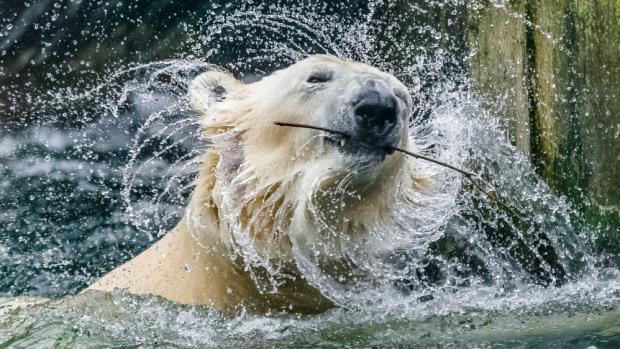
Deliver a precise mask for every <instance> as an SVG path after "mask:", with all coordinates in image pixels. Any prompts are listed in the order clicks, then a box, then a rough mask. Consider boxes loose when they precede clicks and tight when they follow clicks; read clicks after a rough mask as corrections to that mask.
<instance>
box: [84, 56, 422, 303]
mask: <svg viewBox="0 0 620 349" xmlns="http://www.w3.org/2000/svg"><path fill="white" fill-rule="evenodd" d="M189 99H190V102H191V104H192V106H193V107H194V108H195V109H196V110H197V111H198V112H199V114H200V117H201V124H202V125H203V132H204V136H205V137H206V138H207V139H208V140H209V141H210V142H211V146H210V147H209V149H208V151H207V152H206V154H204V156H203V159H202V165H201V170H200V173H199V175H198V178H197V181H196V187H195V190H194V192H193V194H192V198H191V200H190V203H189V204H188V206H187V208H186V212H185V214H184V217H183V218H182V220H181V221H180V222H179V223H178V225H177V226H176V228H174V229H173V230H172V231H171V232H169V233H168V234H166V235H165V236H164V237H163V238H162V239H161V240H160V241H159V242H157V243H156V244H155V245H154V246H152V247H150V248H149V249H148V250H146V251H145V252H143V253H142V254H140V255H138V256H137V257H135V258H134V259H132V260H130V261H129V262H127V263H125V264H124V265H121V266H120V267H118V268H116V269H115V270H113V271H112V272H110V273H109V274H107V275H106V276H104V277H103V278H101V279H100V280H99V281H97V282H96V283H94V284H93V285H92V286H90V287H89V289H90V290H104V291H111V290H113V289H126V290H128V291H129V292H131V293H135V294H153V295H159V296H162V297H164V298H167V299H169V300H171V301H175V302H178V303H182V304H204V305H209V306H211V307H214V308H215V309H218V310H221V311H223V312H224V313H229V314H234V313H237V312H239V311H242V310H243V311H247V312H250V313H265V312H270V311H289V312H297V313H319V312H323V311H325V310H326V309H328V308H330V307H332V306H334V304H333V302H332V301H331V300H330V299H329V298H327V297H325V296H324V295H323V294H322V293H321V292H320V291H319V289H317V287H316V285H313V284H311V283H310V282H309V281H308V280H307V279H306V278H305V277H304V275H303V273H300V271H299V269H298V268H297V264H296V255H297V254H300V253H301V254H303V253H306V255H308V253H310V255H312V256H315V257H317V256H318V257H317V260H319V261H321V263H320V264H321V265H319V266H318V268H319V269H324V270H327V269H330V270H331V271H332V272H333V271H334V270H341V269H343V268H340V269H339V266H338V265H339V264H338V263H339V256H338V254H339V253H340V252H339V251H341V250H339V249H338V248H337V247H334V246H331V247H328V246H327V244H323V243H322V241H323V240H322V238H323V237H324V236H326V235H329V232H330V231H331V232H333V231H337V232H339V233H341V234H344V235H345V236H349V237H353V236H355V237H362V238H363V237H364V234H366V232H367V231H368V230H369V229H370V227H372V226H380V225H381V224H382V223H381V222H382V221H383V220H384V218H385V217H388V216H390V215H391V214H392V212H393V205H394V204H395V202H396V201H397V200H407V198H403V197H402V195H403V194H402V193H403V191H402V190H399V188H402V187H408V188H415V187H416V186H419V185H421V184H420V179H419V178H418V177H417V176H416V173H414V172H415V171H414V170H413V169H412V166H409V165H408V162H407V160H406V159H405V158H404V155H403V154H401V153H392V151H390V147H395V146H397V147H400V148H408V147H409V146H410V145H412V144H411V140H410V139H409V138H410V137H409V132H408V118H409V115H410V112H411V110H412V99H411V97H410V95H409V93H408V91H407V88H406V87H405V86H404V85H403V84H402V83H401V82H399V81H398V80H397V79H396V78H395V77H394V76H392V75H390V74H388V73H385V72H382V71H379V70H378V69H376V68H374V67H371V66H369V65H366V64H363V63H358V62H353V61H346V60H342V59H339V58H336V57H332V56H326V55H319V56H310V57H308V58H306V59H303V60H301V61H299V62H297V63H295V64H293V65H292V66H290V67H288V68H286V69H283V70H279V71H276V72H275V73H273V74H272V75H269V76H267V77H265V78H263V79H262V80H260V81H257V82H254V83H251V84H244V83H242V82H240V81H238V80H236V79H235V78H233V77H232V76H231V75H228V74H226V73H224V72H219V71H210V72H206V73H203V74H201V75H199V76H198V77H197V78H196V79H194V81H193V82H192V83H191V86H190V88H189ZM278 121H279V122H291V123H305V124H312V125H318V126H322V127H327V128H330V129H335V130H340V131H343V132H345V133H347V134H348V135H349V136H350V137H348V139H344V138H341V137H340V136H338V135H334V134H330V133H326V132H318V131H316V130H309V129H302V128H291V127H278V126H276V125H275V124H274V122H278ZM274 267H275V268H276V269H278V271H279V274H281V275H285V276H284V277H281V278H280V280H279V282H278V283H277V287H275V288H271V289H269V290H266V289H265V287H262V286H261V283H262V282H261V280H263V281H264V280H266V279H269V277H270V274H272V271H270V270H269V269H273V268H274ZM344 269H346V268H344ZM343 273H346V271H345V272H343Z"/></svg>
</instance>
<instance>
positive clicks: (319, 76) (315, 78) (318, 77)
mask: <svg viewBox="0 0 620 349" xmlns="http://www.w3.org/2000/svg"><path fill="white" fill-rule="evenodd" d="M331 79H332V75H331V74H329V73H314V74H312V75H310V76H309V77H308V80H306V82H308V83H311V84H322V83H325V82H328V81H330V80H331Z"/></svg>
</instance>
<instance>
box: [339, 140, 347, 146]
mask: <svg viewBox="0 0 620 349" xmlns="http://www.w3.org/2000/svg"><path fill="white" fill-rule="evenodd" d="M345 144H347V139H346V138H340V146H341V147H344V145H345Z"/></svg>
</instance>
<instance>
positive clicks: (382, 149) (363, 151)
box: [323, 135, 394, 161]
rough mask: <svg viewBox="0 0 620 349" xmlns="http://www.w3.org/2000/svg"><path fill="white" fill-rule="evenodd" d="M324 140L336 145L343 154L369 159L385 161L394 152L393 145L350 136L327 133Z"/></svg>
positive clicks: (326, 142)
mask: <svg viewBox="0 0 620 349" xmlns="http://www.w3.org/2000/svg"><path fill="white" fill-rule="evenodd" d="M323 140H324V142H325V144H329V145H330V146H333V147H335V148H336V149H337V150H338V151H339V152H340V153H341V154H344V155H348V156H352V157H358V158H365V159H368V160H375V161H383V160H385V158H386V157H387V156H388V155H390V154H392V153H394V148H393V147H388V146H380V145H377V144H372V143H368V142H365V141H363V140H361V139H359V138H354V137H350V136H349V137H344V136H340V135H325V136H323Z"/></svg>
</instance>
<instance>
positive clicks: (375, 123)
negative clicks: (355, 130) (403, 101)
mask: <svg viewBox="0 0 620 349" xmlns="http://www.w3.org/2000/svg"><path fill="white" fill-rule="evenodd" d="M354 113H355V116H356V117H357V119H358V123H359V125H360V127H361V128H362V129H363V130H364V131H365V132H368V133H372V134H374V135H376V136H380V135H384V134H386V133H389V132H391V131H392V130H393V129H394V126H396V124H397V122H398V102H397V101H396V98H395V97H394V96H392V95H389V94H382V93H380V92H378V91H369V92H366V93H364V94H363V95H362V96H360V99H359V100H358V101H357V102H356V103H355V105H354Z"/></svg>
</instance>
